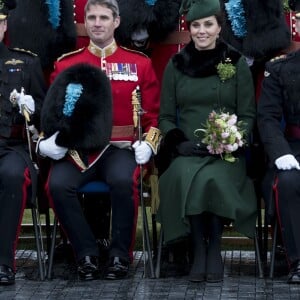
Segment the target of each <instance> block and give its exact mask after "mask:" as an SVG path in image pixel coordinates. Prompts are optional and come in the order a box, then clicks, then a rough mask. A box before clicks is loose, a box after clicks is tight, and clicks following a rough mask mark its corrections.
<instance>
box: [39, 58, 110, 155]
mask: <svg viewBox="0 0 300 300" xmlns="http://www.w3.org/2000/svg"><path fill="white" fill-rule="evenodd" d="M41 129H42V131H43V132H44V135H45V137H49V136H51V135H52V134H54V133H55V132H56V131H59V134H58V135H57V138H56V143H57V144H58V145H59V146H63V147H67V148H69V149H74V150H77V151H94V150H101V149H102V148H104V147H105V146H106V145H107V144H108V142H109V140H110V137H111V130H112V94H111V87H110V82H109V79H108V78H107V76H106V74H104V72H102V71H101V69H100V68H98V67H94V66H91V65H89V64H83V63H82V64H81V63H80V64H76V65H74V66H72V67H69V68H67V69H66V70H64V71H63V72H61V73H60V74H59V75H58V76H57V77H56V78H55V80H54V81H53V83H52V84H51V86H50V88H49V90H48V92H47V95H46V98H45V101H44V104H43V107H42V112H41Z"/></svg>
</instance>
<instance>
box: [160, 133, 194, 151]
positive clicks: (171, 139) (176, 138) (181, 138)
mask: <svg viewBox="0 0 300 300" xmlns="http://www.w3.org/2000/svg"><path fill="white" fill-rule="evenodd" d="M187 140H188V139H187V138H186V137H185V135H184V133H183V131H181V130H180V129H178V128H174V129H171V130H170V131H169V132H168V133H167V134H166V136H165V137H164V139H163V144H164V146H165V147H166V149H168V151H169V152H172V153H175V152H177V150H176V147H177V146H178V145H179V144H181V143H182V142H185V141H187Z"/></svg>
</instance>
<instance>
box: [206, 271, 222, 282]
mask: <svg viewBox="0 0 300 300" xmlns="http://www.w3.org/2000/svg"><path fill="white" fill-rule="evenodd" d="M223 277H224V275H223V273H208V274H206V282H211V283H216V282H222V281H223Z"/></svg>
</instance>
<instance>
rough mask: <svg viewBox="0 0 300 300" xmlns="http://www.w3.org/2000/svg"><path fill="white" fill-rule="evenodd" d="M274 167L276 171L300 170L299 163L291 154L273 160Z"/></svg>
mask: <svg viewBox="0 0 300 300" xmlns="http://www.w3.org/2000/svg"><path fill="white" fill-rule="evenodd" d="M275 165H276V167H277V169H278V170H291V169H297V170H300V166H299V162H298V161H297V159H296V158H295V156H294V155H292V154H286V155H283V156H280V157H278V158H277V159H276V160H275Z"/></svg>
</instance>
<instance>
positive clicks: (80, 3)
mask: <svg viewBox="0 0 300 300" xmlns="http://www.w3.org/2000/svg"><path fill="white" fill-rule="evenodd" d="M86 2H87V0H74V22H75V24H76V30H77V39H76V49H79V48H82V47H87V46H88V44H89V41H90V39H89V37H88V36H87V34H86V30H85V27H84V7H85V4H86Z"/></svg>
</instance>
